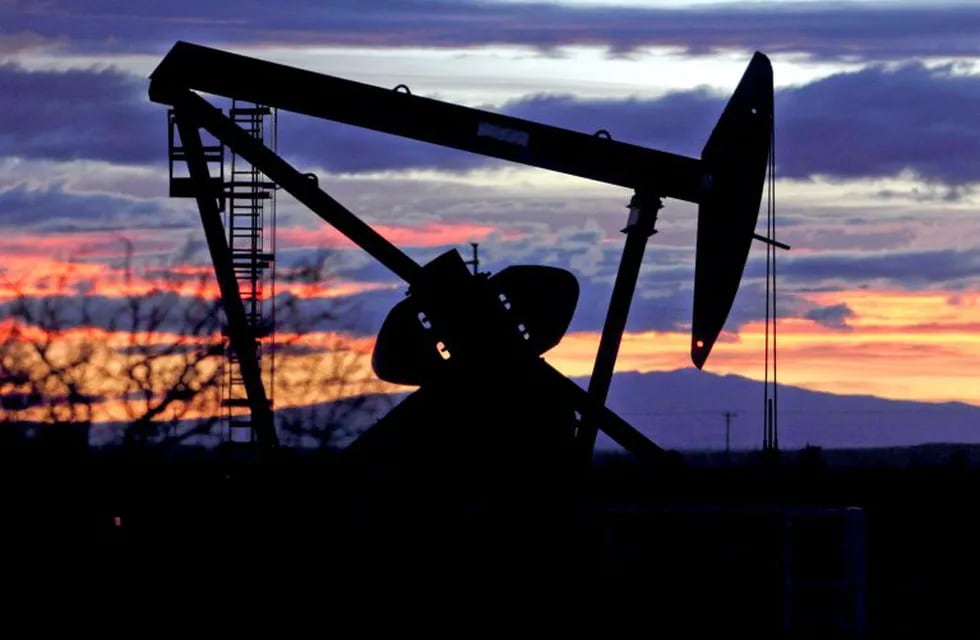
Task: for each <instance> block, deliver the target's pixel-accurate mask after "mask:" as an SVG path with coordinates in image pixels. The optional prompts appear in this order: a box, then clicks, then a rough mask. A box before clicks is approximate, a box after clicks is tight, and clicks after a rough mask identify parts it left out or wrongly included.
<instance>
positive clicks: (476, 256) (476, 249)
mask: <svg viewBox="0 0 980 640" xmlns="http://www.w3.org/2000/svg"><path fill="white" fill-rule="evenodd" d="M470 246H471V247H473V259H472V260H465V261H464V263H465V264H468V265H472V266H473V275H476V274H477V273H479V269H480V243H479V242H471V243H470Z"/></svg>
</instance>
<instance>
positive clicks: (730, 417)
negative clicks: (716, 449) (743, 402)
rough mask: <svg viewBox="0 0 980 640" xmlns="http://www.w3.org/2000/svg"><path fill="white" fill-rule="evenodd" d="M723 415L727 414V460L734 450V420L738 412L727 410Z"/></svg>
mask: <svg viewBox="0 0 980 640" xmlns="http://www.w3.org/2000/svg"><path fill="white" fill-rule="evenodd" d="M721 415H723V416H725V459H726V460H727V459H728V457H729V456H730V455H731V452H732V437H731V436H732V420H733V419H734V418H735V416H737V415H738V414H737V413H735V412H734V411H725V412H723V413H722V414H721Z"/></svg>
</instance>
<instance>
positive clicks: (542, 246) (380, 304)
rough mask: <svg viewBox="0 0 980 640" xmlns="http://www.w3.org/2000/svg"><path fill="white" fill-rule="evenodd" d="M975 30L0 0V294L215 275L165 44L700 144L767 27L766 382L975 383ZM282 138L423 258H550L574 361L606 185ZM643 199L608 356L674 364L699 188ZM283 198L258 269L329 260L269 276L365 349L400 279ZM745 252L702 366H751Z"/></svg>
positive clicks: (752, 372)
mask: <svg viewBox="0 0 980 640" xmlns="http://www.w3.org/2000/svg"><path fill="white" fill-rule="evenodd" d="M977 34H980V6H977V4H976V3H973V2H966V1H964V2H925V1H923V2H921V3H914V2H865V1H860V0H853V1H844V0H841V1H839V2H820V1H807V0H796V1H793V2H786V1H783V2H778V3H776V2H745V1H743V2H723V1H722V2H717V1H715V2H696V1H695V2H680V1H674V2H671V1H661V2H657V1H648V2H641V1H639V0H636V1H621V2H614V1H600V0H593V1H572V0H568V1H563V2H562V1H550V2H549V1H537V2H525V1H523V0H499V1H491V0H485V1H482V2H477V1H471V0H451V1H424V0H393V1H379V2H371V3H367V2H352V1H350V0H332V1H330V2H323V3H310V2H298V1H296V0H286V1H283V2H269V1H265V2H256V1H254V0H240V1H239V2H235V3H208V2H200V1H198V2H187V1H185V0H173V1H170V2H152V3H151V2H139V1H136V2H122V1H111V0H105V1H98V0H86V1H82V2H68V1H66V0H43V1H42V0H37V1H34V0H0V227H2V229H0V254H2V255H3V258H4V259H3V262H2V263H0V309H2V308H4V306H5V305H8V304H9V303H10V301H11V300H12V299H13V298H14V297H15V296H17V295H26V296H29V297H32V298H43V297H45V296H53V295H57V296H60V297H61V298H62V299H65V300H74V299H79V298H82V297H86V298H88V299H89V302H90V304H91V305H93V306H92V308H104V309H111V308H113V305H114V304H116V303H117V302H118V301H119V300H120V299H122V298H123V297H124V296H127V295H132V294H140V293H145V292H148V291H150V290H151V289H152V287H153V286H154V284H153V283H152V282H149V281H147V280H144V278H149V276H148V275H147V274H153V273H155V274H158V275H159V274H160V273H161V272H167V273H170V274H172V275H174V274H175V275H177V276H179V275H181V274H183V275H184V276H188V277H190V276H196V275H200V274H202V273H203V274H205V275H206V274H207V273H208V272H207V269H208V268H209V264H210V263H209V261H208V256H207V250H206V246H205V243H204V238H203V233H202V230H201V228H200V221H199V218H198V214H197V211H196V208H195V206H194V203H193V201H190V200H179V199H170V198H168V196H167V190H168V185H167V124H166V110H165V108H164V107H162V106H160V105H158V104H154V103H151V102H150V101H149V99H148V98H147V87H148V75H149V73H150V72H151V71H152V70H153V69H154V67H155V66H156V65H157V64H158V63H159V62H160V60H161V59H162V58H163V56H164V55H165V54H166V53H167V51H168V50H169V49H170V47H171V46H172V45H173V44H174V42H175V41H177V40H186V41H190V42H194V43H198V44H203V45H207V46H212V47H217V48H221V49H226V50H230V51H234V52H237V53H242V54H245V55H249V56H253V57H258V58H263V59H267V60H272V61H276V62H281V63H286V64H290V65H294V66H299V67H303V68H307V69H311V70H315V71H319V72H322V73H327V74H330V75H335V76H340V77H344V78H348V79H352V80H357V81H361V82H366V83H370V84H375V85H379V86H383V87H394V86H396V85H398V84H406V85H408V86H409V87H410V88H411V90H412V92H413V93H414V94H416V95H424V96H428V97H434V98H439V99H444V100H449V101H453V102H458V103H461V104H465V105H468V106H474V107H479V108H483V109H489V110H493V111H500V112H503V113H507V114H511V115H515V116H518V117H522V118H528V119H532V120H536V121H540V122H545V123H548V124H554V125H559V126H563V127H567V128H571V129H575V130H578V131H583V132H587V133H592V132H594V131H596V130H598V129H607V130H608V131H609V132H610V133H611V134H612V136H613V137H614V138H615V139H617V140H622V141H626V142H631V143H635V144H640V145H644V146H648V147H652V148H656V149H661V150H665V151H671V152H674V153H681V154H684V155H690V156H695V157H696V156H698V155H699V154H700V150H701V148H702V146H703V145H704V142H705V141H706V139H707V136H708V134H709V133H710V131H711V128H712V126H713V125H714V123H715V121H716V120H717V118H718V116H719V114H720V113H721V110H722V108H723V106H724V104H725V102H726V101H727V98H728V96H729V95H730V93H731V91H732V90H733V89H734V86H735V84H736V83H737V81H738V79H739V78H740V76H741V74H742V71H743V70H744V68H745V66H746V65H747V64H748V62H749V59H750V58H751V56H752V53H753V52H754V51H762V52H764V53H766V54H767V55H768V56H769V57H770V59H771V61H772V65H773V70H774V80H775V84H776V96H775V113H776V143H775V144H776V147H775V155H776V177H777V180H776V199H777V237H778V238H779V239H780V240H781V241H783V242H786V243H788V244H790V245H792V247H793V249H792V250H791V251H790V252H781V253H780V254H779V256H778V260H779V262H778V276H779V300H778V304H779V306H778V312H779V317H780V324H779V357H780V361H779V380H780V382H781V383H786V384H793V385H798V386H802V387H805V388H809V389H813V390H821V391H829V392H833V393H841V394H855V393H860V394H872V395H877V396H883V397H887V398H895V399H904V400H923V401H947V400H957V401H962V402H966V403H970V404H974V405H980V380H978V378H980V375H978V374H980V215H978V213H980V211H978V205H977V203H978V201H980V195H978V194H977V193H976V187H977V185H978V184H980V117H978V105H980V64H978V61H980V38H978V37H977ZM324 99H325V100H329V97H328V96H325V97H324ZM278 150H279V152H280V154H281V155H283V156H284V157H286V158H287V159H288V160H289V161H290V162H292V163H293V164H294V165H296V166H297V167H298V168H300V169H301V170H302V171H309V172H314V173H316V174H317V176H318V177H319V184H320V186H321V187H322V188H324V190H326V191H327V192H328V193H330V194H331V195H332V196H333V197H334V198H336V199H337V200H339V201H340V202H341V203H343V204H344V205H345V206H346V207H347V208H349V209H350V210H351V211H353V212H354V213H356V214H358V215H359V216H362V217H363V218H364V219H365V220H367V221H369V222H370V223H372V224H373V225H376V228H378V229H379V230H380V231H381V232H382V233H383V234H384V235H385V236H386V237H388V238H389V239H391V240H392V241H393V242H395V244H397V245H398V246H400V247H402V248H403V249H405V250H406V251H407V252H408V253H409V254H410V255H411V256H412V257H413V258H415V259H416V260H418V261H420V262H424V261H426V260H428V259H431V258H432V257H435V256H436V255H438V254H439V253H441V252H443V251H445V250H446V249H449V248H457V249H459V250H460V251H461V252H462V253H463V254H464V257H469V243H470V242H477V241H478V242H479V243H480V255H481V260H482V265H483V267H484V268H485V269H487V270H490V271H499V270H501V269H503V268H504V267H506V266H508V265H511V264H547V265H553V266H560V267H564V268H567V269H570V270H571V271H572V272H573V273H575V275H576V276H577V277H578V280H579V284H580V287H581V296H580V299H579V307H578V309H577V311H576V315H575V317H574V319H573V322H572V327H571V329H570V333H569V334H568V336H567V337H566V338H565V340H564V341H563V343H562V344H561V345H560V346H559V347H558V348H556V349H555V350H554V351H553V352H551V353H549V354H548V356H547V359H548V360H549V361H550V362H552V363H553V364H555V365H556V366H557V367H558V368H559V369H561V370H562V371H564V372H566V373H567V374H569V375H576V376H583V375H588V373H589V372H590V371H591V367H592V361H593V359H594V357H595V350H596V346H597V343H598V330H599V329H600V327H601V325H602V321H603V319H604V316H605V309H606V305H607V304H608V299H609V295H610V291H611V288H612V280H613V277H614V275H615V272H616V267H617V264H618V261H619V256H620V252H621V250H622V243H623V236H622V235H621V234H620V233H618V230H619V229H621V228H622V226H623V224H624V222H625V215H626V204H627V203H628V201H629V198H630V195H631V193H629V191H628V190H625V189H622V188H620V187H613V186H609V185H604V184H600V183H596V182H591V181H588V180H583V179H578V178H573V177H569V176H564V175H559V174H555V173H551V172H548V171H545V170H539V169H532V168H528V167H523V166H519V165H513V164H508V163H505V162H502V161H494V160H489V159H487V158H483V157H480V156H475V155H471V154H467V153H464V152H456V151H452V150H448V149H442V148H436V147H433V146H430V145H426V144H424V143H418V142H414V141H410V140H403V139H400V138H396V137H392V136H386V135H383V134H376V133H371V132H366V131H362V130H359V129H356V128H352V127H348V126H344V125H339V124H335V123H331V122H325V121H318V120H311V119H308V118H304V117H300V116H296V115H294V114H289V113H280V114H279V145H278ZM665 204H666V206H665V208H664V209H663V210H662V211H661V212H660V222H659V225H658V228H659V231H660V232H659V234H658V235H656V236H655V237H654V238H652V240H651V243H650V245H649V246H648V249H647V253H646V257H645V260H644V265H643V269H642V270H641V274H640V282H639V286H638V290H637V295H636V298H635V300H634V304H633V307H632V311H631V314H630V320H629V323H628V327H627V335H626V336H625V338H624V342H623V348H622V351H621V354H620V359H619V365H618V367H619V370H622V371H653V370H673V369H680V368H689V367H691V366H692V365H691V363H690V359H689V354H688V347H689V341H690V335H689V331H690V320H691V298H692V287H693V273H694V261H693V258H694V239H695V228H696V227H695V222H696V207H695V206H694V205H691V204H688V203H684V202H680V201H672V200H668V201H666V203H665ZM278 207H279V221H278V225H279V230H278V236H277V240H278V265H279V268H280V269H283V270H285V271H288V269H289V268H290V267H291V266H295V265H297V264H299V263H301V262H303V261H304V260H309V259H311V257H312V256H316V255H326V256H328V258H327V264H328V267H329V268H328V270H327V273H328V276H329V277H327V278H325V279H324V280H323V281H322V282H321V283H319V284H318V285H316V286H310V285H302V286H301V285H289V284H287V283H283V284H282V285H281V287H280V289H279V291H278V292H279V294H280V295H283V296H294V297H296V298H299V299H303V300H306V301H307V302H308V303H310V304H318V303H322V304H323V305H332V304H338V301H341V300H343V301H346V302H349V303H350V304H349V305H345V306H344V307H343V308H345V309H347V310H348V312H347V313H346V315H345V317H344V318H342V319H338V322H337V325H336V326H321V327H318V328H317V330H318V331H319V332H322V335H328V334H329V335H334V333H332V332H338V331H339V332H343V333H345V334H346V335H348V336H349V337H350V339H351V340H353V341H356V343H357V344H358V345H361V346H360V347H358V350H359V352H362V353H364V354H367V352H369V346H370V339H371V337H372V336H373V335H374V333H375V332H376V331H377V330H378V328H379V327H380V324H381V321H382V320H383V318H384V316H385V313H386V312H387V310H388V309H389V308H390V307H391V306H392V305H393V304H394V303H396V302H397V301H398V300H400V299H401V298H402V296H403V295H404V286H402V284H401V283H400V282H398V281H397V279H395V277H394V276H393V275H391V274H390V273H389V272H388V271H387V270H386V269H384V268H383V267H381V266H379V265H377V264H375V263H373V262H372V261H371V260H370V259H369V258H368V257H367V256H366V255H365V254H363V253H362V252H361V251H360V250H358V249H356V248H353V247H352V246H351V245H350V244H349V243H348V242H346V241H345V240H343V239H342V238H341V237H339V235H338V234H337V233H336V232H335V231H332V230H331V229H330V228H328V227H327V225H325V224H324V223H322V222H321V221H320V220H319V219H318V218H317V217H316V216H315V215H313V214H312V213H310V212H308V211H307V210H305V209H304V208H303V207H302V206H300V205H298V204H297V203H295V202H294V201H292V200H291V199H290V198H289V197H288V196H286V195H281V196H280V198H279V202H278ZM763 213H764V212H763ZM759 230H760V231H764V216H763V217H762V218H761V219H760V227H759ZM128 251H131V254H130V253H127V252H128ZM127 255H132V257H133V259H134V260H135V261H136V262H137V264H138V265H139V266H140V269H138V270H137V275H136V276H133V275H132V274H130V275H129V276H127V274H126V273H125V270H124V268H123V263H124V258H125V257H126V256H127ZM764 274H765V250H764V247H763V246H762V245H761V244H759V245H757V246H755V247H754V248H753V251H752V253H751V255H750V259H749V264H748V267H747V269H746V273H745V279H744V280H743V285H742V288H741V290H740V293H739V295H738V297H737V298H736V301H735V305H734V308H733V310H732V315H731V317H730V318H729V322H728V324H727V327H726V329H727V332H726V333H725V334H724V335H723V337H722V339H721V341H720V342H719V343H718V344H717V345H716V346H715V348H714V350H713V352H712V355H711V357H710V358H709V360H708V363H707V365H706V366H705V370H707V371H711V372H714V373H734V374H739V375H743V376H747V377H750V378H757V379H761V378H762V376H763V364H764V361H763V338H762V336H763V331H764V323H763V319H764V313H765V297H764V290H765V280H764ZM202 291H203V293H205V294H207V295H213V294H214V291H215V289H214V288H213V287H211V288H207V287H206V288H205V289H204V290H202V289H201V288H199V287H198V288H195V287H189V288H187V289H185V290H182V293H181V295H183V296H193V295H198V294H200V293H202ZM114 301H115V302H114ZM4 315H5V314H4ZM108 315H109V314H108V313H107V314H106V317H108ZM72 322H74V323H75V324H76V326H77V327H79V328H80V329H81V328H82V327H83V325H84V330H85V331H89V332H91V331H93V330H97V331H109V332H111V330H112V328H111V327H108V326H99V323H100V316H99V314H95V315H94V316H93V317H90V318H86V319H82V318H81V317H79V318H77V319H76V320H73V321H72ZM74 328H75V327H66V328H65V329H66V330H69V331H70V330H71V329H74ZM2 330H3V328H2V327H0V331H2ZM99 335H104V334H99ZM107 339H108V338H107ZM324 344H325V343H324ZM365 357H366V355H365ZM614 384H615V383H614Z"/></svg>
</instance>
